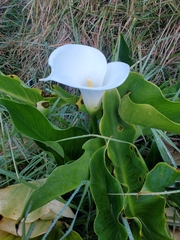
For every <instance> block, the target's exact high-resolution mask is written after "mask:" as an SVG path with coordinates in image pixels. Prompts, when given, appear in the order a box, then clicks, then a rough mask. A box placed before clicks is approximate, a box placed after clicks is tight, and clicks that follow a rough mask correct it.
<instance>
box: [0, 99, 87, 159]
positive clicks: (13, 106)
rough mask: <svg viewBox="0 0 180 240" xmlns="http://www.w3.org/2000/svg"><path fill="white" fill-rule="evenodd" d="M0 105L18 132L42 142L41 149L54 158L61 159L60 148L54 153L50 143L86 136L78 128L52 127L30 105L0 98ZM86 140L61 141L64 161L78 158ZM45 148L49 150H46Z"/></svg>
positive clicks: (52, 145)
mask: <svg viewBox="0 0 180 240" xmlns="http://www.w3.org/2000/svg"><path fill="white" fill-rule="evenodd" d="M0 105H3V106H4V107H5V108H6V109H7V110H8V111H9V113H10V115H11V118H12V121H13V123H14V125H15V127H16V128H17V130H18V131H19V132H21V133H23V134H24V135H26V136H28V137H30V138H32V139H34V140H36V141H37V143H38V141H39V142H42V144H41V147H42V148H43V149H44V150H46V151H51V152H52V154H55V158H58V155H59V158H60V159H61V158H62V154H63V152H62V150H61V149H60V147H59V150H58V148H57V147H56V153H55V148H54V145H55V143H52V141H58V140H64V139H65V138H70V137H75V136H81V135H85V134H87V132H86V131H85V130H84V129H82V128H78V127H72V128H69V129H58V128H57V127H55V126H53V125H52V124H51V123H50V122H49V121H48V120H47V118H46V117H45V116H44V115H43V114H42V113H41V112H39V111H38V110H37V109H36V108H35V107H33V106H31V105H27V104H20V103H17V102H13V101H11V100H7V99H2V98H1V99H0ZM86 140H87V138H78V139H76V141H74V140H71V139H69V140H68V141H62V142H61V143H60V144H61V146H62V148H63V150H64V157H65V159H67V160H69V159H71V160H73V159H77V158H79V157H80V156H81V154H82V151H81V146H82V145H83V144H84V142H85V141H86ZM46 142H47V144H46ZM43 144H44V145H43ZM45 145H46V147H45ZM56 145H57V144H56ZM43 146H44V147H43ZM47 147H49V148H48V149H47ZM50 149H52V150H50ZM60 162H61V161H60Z"/></svg>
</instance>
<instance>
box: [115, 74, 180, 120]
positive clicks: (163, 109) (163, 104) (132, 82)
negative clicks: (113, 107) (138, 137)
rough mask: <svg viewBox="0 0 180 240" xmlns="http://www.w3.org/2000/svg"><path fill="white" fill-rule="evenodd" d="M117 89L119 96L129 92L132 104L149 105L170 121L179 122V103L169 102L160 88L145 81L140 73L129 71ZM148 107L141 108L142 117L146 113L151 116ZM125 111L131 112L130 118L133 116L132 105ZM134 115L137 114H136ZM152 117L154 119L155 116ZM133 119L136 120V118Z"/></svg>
mask: <svg viewBox="0 0 180 240" xmlns="http://www.w3.org/2000/svg"><path fill="white" fill-rule="evenodd" d="M118 91H119V93H120V95H121V96H124V95H125V94H127V93H129V98H130V100H131V101H132V102H133V103H134V104H146V105H149V106H151V107H152V108H155V109H156V111H157V112H158V113H160V114H162V115H164V117H166V118H168V119H169V120H170V121H172V122H176V123H180V111H179V109H180V103H178V102H171V101H169V100H168V99H166V98H165V97H164V96H163V94H162V92H161V90H160V88H158V87H157V86H156V85H155V84H153V83H151V82H148V81H146V80H145V79H144V78H143V77H142V76H141V75H139V74H137V73H130V74H129V76H128V78H127V79H126V81H125V82H124V83H123V84H122V85H121V86H120V87H118ZM126 97H127V96H126ZM122 101H123V98H122ZM123 107H124V106H123ZM123 107H121V110H120V111H123ZM149 108H150V107H149ZM149 108H147V110H145V109H143V110H144V111H143V112H141V114H140V115H142V114H143V116H142V118H143V117H144V115H146V116H147V118H149V117H150V118H152V116H151V114H152V112H151V108H150V112H149V111H148V110H149ZM125 111H126V112H127V114H129V115H130V114H131V118H133V117H134V118H135V115H134V108H133V106H131V108H130V109H128V111H127V108H126V110H124V113H125ZM136 117H138V116H137V115H136ZM154 119H155V121H156V116H155V117H154ZM134 120H136V118H135V119H134ZM135 124H136V123H135Z"/></svg>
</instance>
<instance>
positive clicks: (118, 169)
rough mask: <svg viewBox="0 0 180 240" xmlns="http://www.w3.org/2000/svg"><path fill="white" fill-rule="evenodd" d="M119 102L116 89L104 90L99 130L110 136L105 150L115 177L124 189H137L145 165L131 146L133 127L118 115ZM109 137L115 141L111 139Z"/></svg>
mask: <svg viewBox="0 0 180 240" xmlns="http://www.w3.org/2000/svg"><path fill="white" fill-rule="evenodd" d="M120 104H121V101H120V96H119V94H118V91H117V90H116V89H114V90H109V91H106V92H105V94H104V97H103V117H102V119H101V121H100V132H101V134H102V135H103V136H107V137H109V138H110V139H109V140H110V141H109V142H108V147H107V152H108V156H109V158H110V159H111V161H112V164H113V166H114V168H115V174H116V177H117V179H118V180H119V181H120V183H121V184H123V185H124V187H126V191H127V190H128V191H132V192H133V191H139V190H140V189H141V187H142V185H143V182H144V178H145V176H146V171H147V167H146V165H145V162H144V160H143V159H142V158H140V156H139V155H138V154H137V152H136V149H135V147H134V146H133V143H134V140H135V136H136V129H135V127H134V126H133V125H130V124H127V123H125V122H123V121H122V119H121V118H120V116H119V113H118V109H119V105H120ZM109 113H113V114H109ZM111 137H112V138H115V139H116V140H117V141H116V142H115V141H111ZM118 140H119V141H118Z"/></svg>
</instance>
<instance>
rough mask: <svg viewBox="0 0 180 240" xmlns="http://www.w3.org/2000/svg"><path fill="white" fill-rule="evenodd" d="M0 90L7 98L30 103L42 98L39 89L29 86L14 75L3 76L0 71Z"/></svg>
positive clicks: (33, 103) (32, 103)
mask: <svg viewBox="0 0 180 240" xmlns="http://www.w3.org/2000/svg"><path fill="white" fill-rule="evenodd" d="M0 92H2V93H3V94H5V95H6V96H7V97H8V98H12V99H15V100H17V101H19V102H22V103H27V104H30V105H35V104H36V103H37V102H39V101H43V100H44V98H43V97H42V95H41V91H40V90H39V89H37V88H29V87H28V86H27V85H26V84H25V83H24V82H23V81H22V80H20V78H18V77H17V76H15V75H9V76H5V75H4V74H2V73H0Z"/></svg>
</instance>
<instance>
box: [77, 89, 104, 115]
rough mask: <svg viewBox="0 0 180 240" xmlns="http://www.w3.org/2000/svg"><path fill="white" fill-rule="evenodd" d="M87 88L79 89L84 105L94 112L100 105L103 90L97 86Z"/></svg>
mask: <svg viewBox="0 0 180 240" xmlns="http://www.w3.org/2000/svg"><path fill="white" fill-rule="evenodd" d="M90 89H91V88H89V89H81V88H80V91H81V94H82V98H83V101H84V105H85V106H86V108H87V110H88V111H89V112H90V113H93V112H96V111H97V110H98V109H99V107H100V105H101V99H102V96H103V94H104V90H101V88H97V89H96V90H90Z"/></svg>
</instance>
